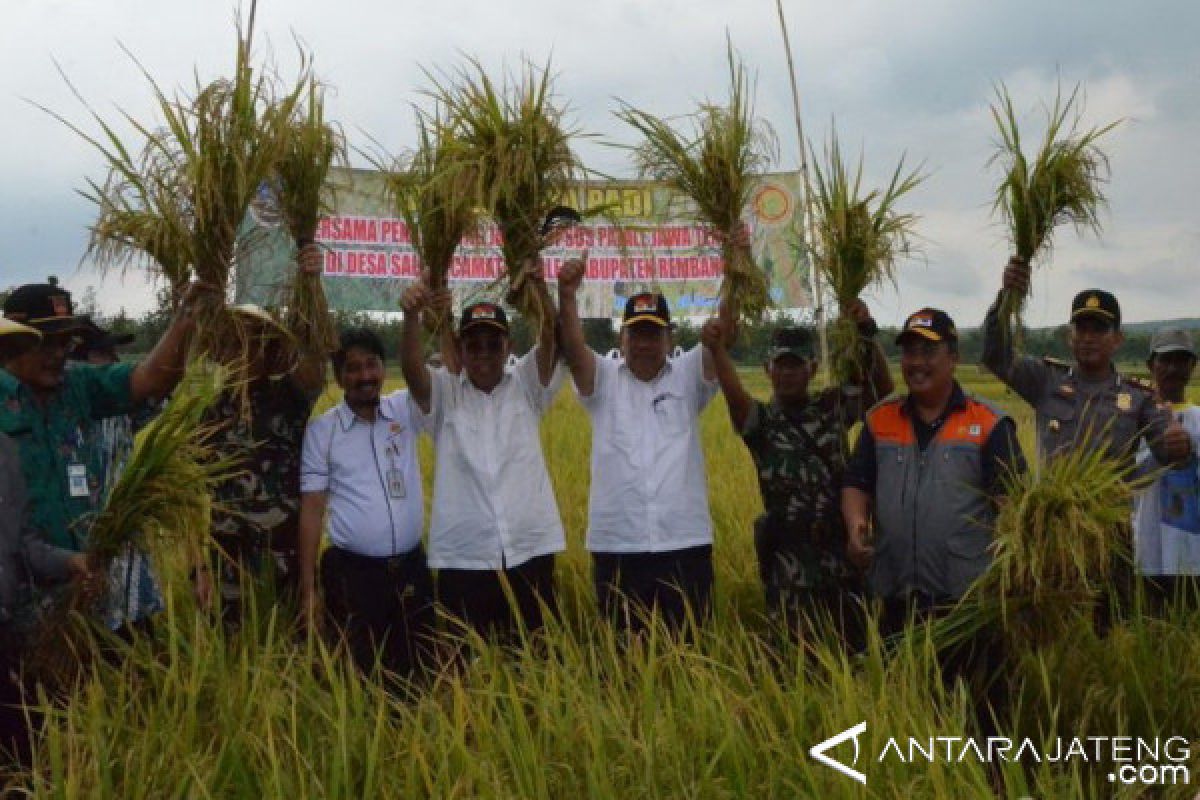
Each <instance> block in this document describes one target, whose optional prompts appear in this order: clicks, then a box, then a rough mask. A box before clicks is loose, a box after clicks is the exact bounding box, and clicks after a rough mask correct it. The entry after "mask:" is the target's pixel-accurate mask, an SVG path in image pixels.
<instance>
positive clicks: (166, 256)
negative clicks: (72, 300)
mask: <svg viewBox="0 0 1200 800" xmlns="http://www.w3.org/2000/svg"><path fill="white" fill-rule="evenodd" d="M144 155H145V157H144V158H143V159H142V163H141V164H140V167H139V169H138V177H137V179H136V180H131V179H130V177H129V175H128V174H125V173H124V172H123V171H122V170H120V169H117V168H114V167H110V169H109V176H108V179H107V180H106V182H105V183H104V184H103V185H101V184H98V183H95V182H93V181H89V186H90V188H89V190H87V191H85V192H83V194H84V196H85V197H87V198H88V199H89V200H91V201H92V202H94V203H95V204H96V207H97V216H96V220H95V222H93V223H92V225H91V228H90V232H91V235H90V237H89V241H88V251H87V252H88V255H89V256H91V257H92V259H93V261H94V262H95V263H96V265H97V266H98V267H100V268H101V269H108V268H121V269H124V268H127V267H129V266H133V265H144V266H145V268H147V269H148V270H150V271H152V272H157V273H159V274H160V275H162V277H163V278H165V279H166V281H167V285H168V288H169V289H170V293H171V296H172V297H173V298H179V297H180V296H182V293H183V290H184V288H185V287H186V286H187V283H188V281H189V280H190V278H191V272H192V265H191V261H190V255H189V252H190V251H189V248H188V239H189V235H190V223H191V216H190V210H189V206H188V201H187V197H186V195H185V192H184V189H183V187H182V186H180V185H179V181H178V177H179V176H178V171H177V170H176V169H175V165H174V164H173V163H172V162H171V161H170V160H169V159H166V158H164V157H163V154H161V153H158V152H156V151H154V150H151V151H149V152H147V153H145V154H144Z"/></svg>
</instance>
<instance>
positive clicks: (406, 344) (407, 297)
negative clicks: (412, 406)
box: [400, 283, 432, 414]
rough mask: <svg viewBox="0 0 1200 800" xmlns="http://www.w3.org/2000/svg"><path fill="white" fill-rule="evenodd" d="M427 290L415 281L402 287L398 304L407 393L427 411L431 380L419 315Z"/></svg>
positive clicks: (426, 300)
mask: <svg viewBox="0 0 1200 800" xmlns="http://www.w3.org/2000/svg"><path fill="white" fill-rule="evenodd" d="M429 301H430V292H429V290H428V289H427V288H425V285H424V284H422V283H414V284H413V285H412V286H409V287H408V288H407V289H405V290H404V294H403V295H402V296H401V298H400V308H402V309H403V310H404V338H403V339H402V340H401V342H400V369H401V371H402V372H403V373H404V382H405V383H406V384H407V385H408V391H409V394H411V395H412V398H413V400H414V401H415V402H416V404H417V405H418V406H419V407H420V409H421V410H422V411H423V412H425V413H426V414H428V413H429V400H430V393H431V388H430V387H431V385H432V380H431V379H430V375H429V367H427V366H425V347H424V344H423V343H422V341H421V315H422V313H423V312H424V311H425V310H426V309H427V308H429Z"/></svg>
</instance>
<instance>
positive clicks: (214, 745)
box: [21, 366, 1200, 800]
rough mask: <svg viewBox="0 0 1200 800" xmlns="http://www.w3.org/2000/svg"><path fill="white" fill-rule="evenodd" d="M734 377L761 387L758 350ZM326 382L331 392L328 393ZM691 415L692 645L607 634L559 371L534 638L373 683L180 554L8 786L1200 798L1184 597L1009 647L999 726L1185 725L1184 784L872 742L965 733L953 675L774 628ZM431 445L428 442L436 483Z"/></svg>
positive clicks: (738, 489) (80, 790) (750, 482)
mask: <svg viewBox="0 0 1200 800" xmlns="http://www.w3.org/2000/svg"><path fill="white" fill-rule="evenodd" d="M744 376H745V378H746V380H747V381H749V382H751V384H752V385H753V387H754V390H755V392H756V393H757V394H759V395H761V396H765V395H766V394H767V385H766V382H765V379H764V377H763V375H762V372H761V370H747V371H745V372H744ZM960 378H961V379H962V381H963V383H964V384H965V385H966V387H967V388H968V389H969V390H971V391H975V392H978V393H979V394H981V395H983V396H985V397H988V398H991V399H993V400H996V401H997V402H999V403H1000V404H1001V405H1002V406H1004V407H1006V408H1008V409H1010V410H1012V411H1013V412H1014V413H1015V414H1016V416H1017V419H1018V422H1019V425H1020V427H1021V431H1022V437H1023V444H1024V445H1025V446H1026V447H1027V448H1030V447H1031V444H1032V427H1031V418H1032V415H1031V413H1030V412H1029V411H1028V409H1026V408H1024V407H1023V406H1022V405H1021V404H1020V403H1019V401H1016V400H1015V398H1013V397H1012V396H1011V395H1007V394H1006V393H1005V391H1004V390H1003V388H1002V387H1001V386H999V384H997V383H996V382H995V381H994V380H991V379H990V378H987V377H984V376H983V374H982V373H980V372H978V371H977V370H976V368H975V367H973V366H967V367H963V368H961V369H960ZM1191 397H1192V398H1193V399H1197V398H1200V391H1198V390H1197V389H1196V388H1195V387H1193V389H1192V391H1191ZM335 399H336V398H335V394H333V393H329V394H327V395H326V396H325V397H324V398H323V399H322V407H327V406H328V405H329V404H331V403H332V402H334V401H335ZM703 435H704V447H705V453H706V458H707V465H708V483H709V492H710V498H711V505H712V514H713V520H714V523H715V526H716V543H715V561H716V572H717V602H716V609H715V618H714V619H713V621H712V622H711V624H710V625H709V626H708V627H707V628H706V629H705V630H704V631H702V632H701V633H700V635H699V636H698V637H697V640H696V641H695V642H693V643H690V644H680V643H678V642H674V641H670V640H667V639H664V638H663V637H662V636H659V635H657V634H652V635H651V636H649V637H648V638H647V639H644V640H635V641H632V642H629V641H623V640H620V639H618V638H616V637H614V635H613V634H612V632H611V631H610V629H609V628H608V627H607V626H606V625H604V624H601V623H600V621H599V620H598V619H597V617H596V614H595V610H594V607H593V603H592V598H591V588H590V586H591V584H590V576H589V564H588V560H587V557H586V554H585V552H584V549H583V534H584V529H585V525H586V512H587V496H588V451H589V442H590V429H589V425H588V423H587V419H586V416H585V414H584V413H583V411H582V409H581V407H580V406H579V405H578V403H577V401H576V400H575V398H574V395H573V393H572V391H571V390H570V389H566V390H564V391H563V392H562V394H561V395H560V397H559V398H558V401H557V404H556V406H555V407H554V409H553V410H552V411H551V412H550V413H549V414H548V415H547V417H546V420H545V422H544V424H543V428H542V437H543V445H544V448H545V452H546V454H547V461H548V464H549V468H550V472H551V475H552V479H553V481H554V485H555V489H556V492H557V496H558V502H559V508H560V510H561V513H562V516H563V521H564V523H565V526H566V528H567V532H568V542H569V545H568V552H567V553H566V554H564V555H563V556H562V557H561V558H560V560H559V565H558V570H559V581H560V587H561V594H562V599H563V610H562V615H561V620H560V621H559V622H558V623H557V624H556V625H554V626H553V627H552V629H551V630H550V632H549V634H548V635H547V636H546V638H545V640H544V641H542V642H540V643H539V644H538V646H536V647H529V648H526V649H524V650H522V651H520V652H516V653H508V652H500V651H498V650H496V649H492V648H489V647H486V646H483V645H481V644H480V643H475V645H476V648H475V651H474V652H475V656H474V657H473V658H472V659H471V660H470V662H469V664H468V665H467V666H466V667H464V668H462V669H461V670H457V671H447V672H446V673H444V674H441V675H439V676H436V677H435V678H433V679H432V680H431V681H430V682H429V685H427V686H423V687H420V688H417V689H414V690H413V691H412V692H411V693H408V694H405V693H402V692H393V693H389V692H387V691H385V690H384V689H383V688H382V687H381V686H380V685H378V684H377V683H374V682H372V681H365V680H363V679H361V678H359V677H358V676H357V675H355V674H353V673H352V672H351V671H350V670H349V669H348V668H347V667H346V665H345V663H344V662H343V661H342V659H341V658H340V657H339V655H338V654H336V653H331V652H329V651H328V650H327V649H326V648H325V647H323V646H322V645H321V644H319V643H318V642H316V641H312V640H297V639H296V637H295V634H294V631H293V630H292V621H291V620H290V619H288V618H286V617H284V616H279V615H275V614H272V613H270V611H268V610H267V609H266V608H263V609H261V610H260V611H258V612H253V613H251V615H250V617H249V619H248V620H247V624H246V625H245V627H244V628H243V629H242V630H241V631H240V632H239V633H238V634H233V635H228V636H227V635H225V634H223V633H222V632H221V630H220V628H219V626H216V625H214V624H213V623H212V622H211V621H210V619H209V618H208V617H206V616H203V615H199V614H197V613H196V611H195V609H194V607H193V605H192V602H191V599H190V594H189V591H188V589H187V586H186V582H185V581H184V580H182V572H181V571H179V573H178V574H175V573H172V574H169V575H168V577H169V578H170V584H171V586H170V592H169V595H170V598H169V599H170V602H169V606H170V607H169V610H168V611H167V612H166V614H165V615H164V618H163V619H162V620H161V622H160V624H159V625H158V628H157V630H156V632H155V634H154V636H152V637H149V638H144V639H141V640H139V641H137V642H136V643H135V644H134V645H133V646H132V648H130V649H129V652H128V654H127V656H126V658H124V659H123V660H119V661H118V660H114V662H113V663H104V664H101V665H98V666H96V667H95V669H94V671H93V673H92V675H91V676H90V677H89V678H88V679H87V680H85V681H84V682H83V683H82V685H80V686H79V687H78V688H77V689H76V690H75V691H74V693H73V694H72V695H71V697H70V699H69V702H66V703H62V702H59V703H53V704H50V705H49V707H48V709H47V712H46V714H47V716H46V722H45V732H44V736H43V739H42V744H41V746H40V748H39V750H38V753H37V763H36V766H35V769H34V771H33V773H32V774H31V775H26V776H22V778H21V785H22V786H23V788H24V789H25V790H27V791H28V792H29V793H30V794H31V795H32V796H35V797H54V798H96V797H119V798H130V799H131V800H132V799H133V798H166V797H180V798H209V797H211V798H242V797H245V798H260V797H272V798H273V797H286V798H292V799H293V800H297V799H298V798H318V797H322V798H324V797H329V798H335V797H338V798H340V797H345V798H518V797H520V798H526V797H528V798H571V799H572V800H578V799H580V798H593V797H594V798H621V799H622V800H626V799H632V798H741V797H747V798H805V797H811V798H863V797H871V798H980V797H993V796H998V797H1013V798H1016V797H1038V798H1090V797H1124V798H1134V797H1159V796H1165V797H1194V796H1196V793H1197V791H1198V790H1200V759H1198V758H1197V757H1196V755H1195V752H1196V747H1197V746H1198V743H1197V742H1196V741H1195V739H1196V737H1197V734H1198V732H1200V731H1198V728H1200V636H1197V635H1196V632H1197V631H1198V630H1200V615H1198V614H1197V613H1196V612H1194V611H1192V612H1185V611H1173V612H1171V613H1170V614H1169V615H1168V616H1167V618H1166V619H1157V618H1156V619H1150V618H1142V617H1134V618H1133V619H1131V620H1130V621H1128V622H1125V623H1120V624H1118V625H1116V626H1115V627H1114V628H1113V629H1112V630H1110V631H1109V632H1108V634H1107V636H1105V637H1103V638H1101V637H1099V636H1097V635H1096V633H1095V632H1094V631H1093V630H1092V627H1091V626H1090V625H1088V626H1080V627H1079V628H1078V629H1076V630H1073V631H1070V632H1069V633H1068V635H1067V636H1066V637H1065V638H1064V639H1063V640H1061V641H1059V642H1056V643H1053V644H1051V645H1049V646H1047V647H1045V648H1042V649H1040V650H1037V651H1033V650H1031V651H1030V652H1029V653H1016V654H1011V655H1010V659H1011V660H1010V664H1009V667H1008V669H1009V670H1010V673H1011V677H1012V679H1013V681H1012V684H1013V689H1012V697H1011V699H1012V707H1013V711H1012V712H1011V714H1010V721H1009V723H1008V728H1009V729H1007V730H1003V731H1001V732H999V733H997V734H995V735H1005V736H1010V737H1012V738H1013V739H1018V738H1025V737H1028V738H1030V739H1031V740H1032V741H1033V742H1035V743H1036V744H1038V745H1039V746H1041V745H1043V744H1046V745H1047V747H1049V746H1050V745H1049V744H1048V743H1049V742H1051V741H1052V740H1054V739H1055V738H1056V737H1061V738H1064V739H1070V738H1071V737H1087V736H1118V735H1121V736H1131V737H1146V738H1155V737H1162V738H1166V737H1170V736H1179V737H1184V738H1185V739H1188V740H1190V744H1191V750H1190V751H1189V754H1188V755H1187V757H1186V760H1185V764H1186V766H1187V767H1188V769H1189V770H1190V772H1189V775H1188V777H1189V778H1190V781H1191V785H1190V787H1189V786H1188V785H1184V784H1182V783H1181V782H1179V779H1178V776H1174V777H1173V779H1172V782H1171V783H1170V784H1168V785H1163V784H1164V783H1165V780H1164V781H1162V782H1159V783H1153V784H1147V783H1144V782H1134V783H1132V784H1126V783H1124V782H1122V781H1121V780H1119V779H1114V780H1110V778H1109V776H1110V775H1112V774H1113V766H1114V765H1113V764H1109V763H1099V764H1097V763H1094V762H1080V761H1079V760H1077V759H1076V760H1072V761H1070V762H1069V763H1066V762H1057V763H1050V762H1049V760H1048V759H1047V760H1045V761H1043V762H1041V763H1037V762H1035V761H1032V760H1028V759H1027V760H1025V761H1022V762H1021V763H1019V764H1014V763H993V764H991V765H989V764H986V763H979V761H978V760H977V759H972V758H966V759H962V760H959V759H957V758H949V759H947V758H938V759H932V760H929V759H925V758H923V757H921V758H917V759H915V760H908V759H899V758H894V757H890V758H886V759H882V760H880V759H878V758H877V755H878V754H880V753H882V752H884V748H885V746H886V743H887V741H888V739H889V737H896V738H901V739H905V740H906V738H907V737H916V738H918V739H920V740H928V739H929V738H931V737H938V736H943V737H966V736H970V735H973V734H977V733H978V731H977V727H976V719H975V715H974V713H973V710H972V709H973V703H972V700H973V698H972V697H971V694H970V691H969V690H968V689H967V688H966V686H965V684H961V683H959V684H956V685H954V686H951V687H947V685H946V684H945V683H944V682H943V680H942V678H941V676H940V675H939V671H938V668H937V661H936V658H935V656H934V651H933V647H932V644H931V643H930V641H929V639H928V637H927V636H925V635H924V634H923V633H921V632H917V633H915V634H913V635H911V636H909V637H908V638H907V639H905V640H904V642H903V643H901V644H900V645H899V646H898V647H897V648H896V649H895V651H894V652H889V653H885V651H884V648H883V646H882V645H881V643H880V642H879V641H878V639H877V638H875V639H873V641H872V643H871V645H870V646H869V647H868V650H867V652H866V653H864V654H862V655H860V656H858V657H853V658H849V657H846V656H844V655H843V654H842V653H841V652H840V650H838V649H837V648H835V647H832V646H829V645H826V644H824V643H821V642H816V643H812V645H811V646H810V647H809V648H808V649H807V650H806V649H804V648H802V647H798V646H796V645H794V644H792V643H790V642H788V641H786V640H785V639H781V638H780V637H779V636H777V635H775V632H773V631H772V630H771V629H770V628H769V626H768V624H767V623H766V622H765V619H764V614H763V599H762V597H761V590H760V587H759V583H758V577H757V571H756V565H755V560H754V551H753V544H752V540H751V524H752V521H753V520H754V518H755V516H756V515H757V514H758V513H759V512H760V510H761V508H760V503H759V499H758V490H757V485H756V481H755V476H754V473H753V471H752V468H751V462H750V459H749V458H748V456H747V454H746V453H745V451H744V448H743V447H742V445H741V443H740V442H739V440H738V439H737V437H736V436H735V435H734V434H733V432H732V431H731V429H730V425H729V421H728V418H727V416H726V413H725V408H724V405H723V402H722V401H721V399H720V398H719V397H718V399H717V400H716V401H714V403H713V404H712V406H711V407H710V408H709V409H708V410H707V411H706V412H705V415H704V418H703ZM429 451H430V448H429V446H428V443H427V442H426V443H425V445H424V449H423V462H424V468H425V475H426V476H427V479H426V487H425V488H426V491H427V492H428V491H429V489H430V487H429V485H428V484H429V480H428V476H431V475H432V469H431V458H432V454H431V453H430V452H429ZM165 561H166V563H168V564H170V563H173V562H172V559H170V558H169V557H167V558H165ZM168 572H170V569H168ZM863 721H865V722H866V730H865V732H864V733H863V734H862V737H861V741H858V742H857V743H858V744H860V745H861V751H859V749H858V748H857V747H856V746H853V745H852V744H851V743H850V742H848V741H847V742H844V743H843V744H842V745H840V746H839V747H837V748H836V749H834V750H831V751H830V754H831V755H832V756H833V757H834V758H836V759H837V760H839V761H841V762H843V763H845V764H846V765H848V766H853V767H854V768H855V769H857V770H859V771H861V772H863V773H865V775H866V783H865V784H860V783H859V782H857V781H856V780H853V779H851V778H849V777H847V776H846V775H844V774H841V773H840V772H838V771H835V770H834V769H831V768H830V767H828V766H826V765H823V764H821V763H819V762H818V761H817V760H815V759H814V758H813V757H811V756H810V754H809V748H810V747H812V746H813V745H816V744H818V743H819V742H821V741H822V740H824V739H826V738H827V737H831V736H833V735H835V734H837V733H839V732H841V731H843V730H846V729H848V728H850V727H851V726H854V725H856V724H858V723H860V722H863ZM906 752H907V751H906ZM955 755H956V756H957V752H956V753H955Z"/></svg>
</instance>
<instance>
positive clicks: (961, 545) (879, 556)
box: [866, 395, 1004, 600]
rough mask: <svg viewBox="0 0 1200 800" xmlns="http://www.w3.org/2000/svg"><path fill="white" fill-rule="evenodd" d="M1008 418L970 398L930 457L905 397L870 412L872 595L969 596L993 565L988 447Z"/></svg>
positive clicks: (950, 416)
mask: <svg viewBox="0 0 1200 800" xmlns="http://www.w3.org/2000/svg"><path fill="white" fill-rule="evenodd" d="M1003 416H1004V415H1003V414H1002V413H1001V412H1000V411H998V410H997V409H995V408H994V407H993V406H991V405H989V404H987V403H985V402H982V401H980V400H978V399H976V398H974V397H972V396H971V395H967V396H966V405H965V407H963V408H957V409H954V410H952V411H950V412H949V414H948V416H947V417H946V419H945V420H944V421H943V422H942V426H941V428H940V429H939V430H938V432H937V434H936V435H935V436H934V438H933V440H932V441H930V442H929V444H928V445H927V446H926V448H925V450H924V451H921V450H920V449H919V448H918V447H917V436H916V433H915V432H914V430H913V422H912V419H911V418H910V417H909V415H908V412H907V410H906V409H905V407H904V398H903V397H901V398H893V399H890V400H885V401H883V402H882V403H880V404H879V405H877V406H875V407H874V408H873V409H871V410H870V411H869V412H867V418H866V424H867V427H868V428H869V429H870V431H871V435H872V436H873V437H874V439H875V459H876V464H877V472H876V480H875V560H874V563H873V564H872V565H871V571H870V573H869V574H868V584H869V586H870V589H871V593H872V594H874V595H875V596H876V597H881V598H885V599H886V598H899V597H903V596H905V595H907V594H910V593H913V592H922V593H924V594H927V595H930V596H932V597H934V598H936V599H939V600H947V599H957V598H959V597H961V596H962V595H963V593H964V592H965V591H966V590H967V587H968V586H970V585H971V582H972V581H974V580H975V579H976V578H977V577H979V575H980V574H981V573H983V571H984V570H985V569H987V566H988V564H989V563H990V562H991V551H990V550H989V545H990V544H991V541H992V527H993V524H994V522H995V509H994V508H993V505H992V502H991V499H990V498H989V497H988V496H987V494H986V493H985V491H984V486H983V456H984V445H985V444H986V443H987V440H988V437H989V436H990V435H991V433H992V430H993V429H994V428H995V427H996V424H997V423H998V422H999V421H1000V420H1001V419H1002V418H1003Z"/></svg>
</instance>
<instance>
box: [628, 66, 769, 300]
mask: <svg viewBox="0 0 1200 800" xmlns="http://www.w3.org/2000/svg"><path fill="white" fill-rule="evenodd" d="M728 59H729V83H730V86H729V97H728V99H727V101H726V103H725V104H723V105H722V104H716V103H711V102H705V103H702V104H701V105H700V107H699V109H698V110H697V111H696V112H695V113H693V114H692V115H690V116H689V117H688V118H687V122H688V124H687V125H686V127H684V128H680V127H677V126H676V124H674V122H673V121H672V120H669V119H664V118H661V117H657V116H655V115H653V114H651V113H649V112H647V111H641V110H639V109H636V108H634V107H632V106H630V105H628V104H622V109H621V111H619V112H618V114H617V116H618V117H619V118H620V119H622V120H623V121H625V122H626V123H628V124H629V125H631V126H633V128H635V129H636V130H637V131H638V133H640V134H641V135H642V139H643V141H642V143H641V144H640V145H637V146H636V147H634V151H633V152H634V160H635V162H636V164H637V169H638V172H639V174H640V175H641V176H642V177H643V178H650V179H652V180H655V181H659V182H662V183H664V184H665V185H666V186H667V187H669V188H670V189H672V190H674V191H675V192H678V193H679V194H680V195H682V196H683V197H685V198H688V199H690V200H691V202H692V203H694V204H695V210H696V212H697V213H698V214H699V216H700V218H701V219H702V220H703V221H704V223H705V224H706V225H708V227H709V228H710V229H711V231H712V233H713V234H714V235H715V237H716V238H717V239H718V240H719V242H720V245H721V257H722V260H723V262H724V281H723V282H722V284H721V302H722V303H723V304H725V305H726V306H727V307H728V308H729V309H730V312H731V314H732V316H733V317H734V318H737V317H745V318H746V319H749V320H757V319H760V318H761V317H762V314H763V312H764V311H766V309H767V308H768V307H769V305H770V287H769V286H768V285H767V278H766V275H765V274H764V273H763V272H762V270H760V269H759V268H758V266H757V264H755V261H754V253H753V250H752V249H751V245H750V241H749V235H748V232H747V230H746V227H745V224H744V223H743V221H742V213H743V212H744V211H745V209H746V206H747V205H748V204H749V202H750V195H751V191H752V189H753V187H754V180H755V176H756V175H757V174H761V173H762V172H764V171H765V170H766V169H767V168H768V167H769V166H770V165H771V163H772V162H773V161H774V160H775V158H776V154H777V150H778V147H777V143H776V139H775V134H774V132H773V131H772V130H771V128H770V126H769V125H768V124H767V123H766V122H765V121H763V120H759V119H756V118H755V116H754V98H753V94H754V93H753V87H752V85H751V83H750V79H749V77H748V75H747V74H746V68H745V66H744V65H743V64H742V62H741V60H740V59H739V58H738V57H737V56H736V55H735V53H734V51H733V47H732V45H731V46H730V47H729V49H728Z"/></svg>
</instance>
